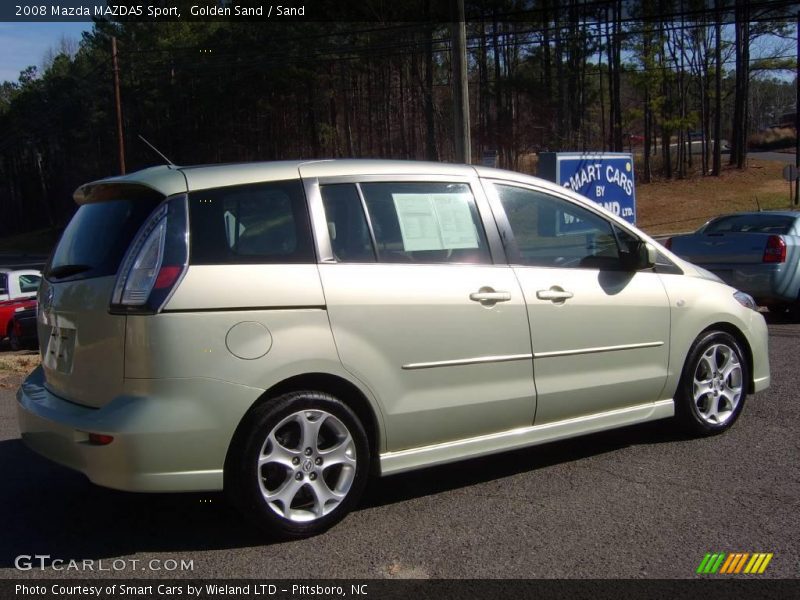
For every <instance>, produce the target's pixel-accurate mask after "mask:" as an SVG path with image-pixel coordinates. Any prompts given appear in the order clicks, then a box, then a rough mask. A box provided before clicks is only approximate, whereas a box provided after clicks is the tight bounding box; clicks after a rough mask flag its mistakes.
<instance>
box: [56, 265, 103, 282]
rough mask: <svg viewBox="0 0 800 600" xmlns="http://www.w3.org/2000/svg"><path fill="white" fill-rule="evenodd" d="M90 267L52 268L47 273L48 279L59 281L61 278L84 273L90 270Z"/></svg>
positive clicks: (60, 266) (63, 266)
mask: <svg viewBox="0 0 800 600" xmlns="http://www.w3.org/2000/svg"><path fill="white" fill-rule="evenodd" d="M91 268H92V267H91V265H58V266H57V267H53V268H52V269H50V270H49V271H48V272H47V276H48V277H55V278H56V279H61V278H63V277H69V276H70V275H77V274H78V273H83V272H84V271H88V270H89V269H91Z"/></svg>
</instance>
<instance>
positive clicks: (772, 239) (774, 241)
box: [762, 235, 786, 263]
mask: <svg viewBox="0 0 800 600" xmlns="http://www.w3.org/2000/svg"><path fill="white" fill-rule="evenodd" d="M762 262H765V263H782V262H786V242H784V241H783V238H782V237H781V236H779V235H771V236H769V237H768V238H767V247H766V248H764V258H763V259H762Z"/></svg>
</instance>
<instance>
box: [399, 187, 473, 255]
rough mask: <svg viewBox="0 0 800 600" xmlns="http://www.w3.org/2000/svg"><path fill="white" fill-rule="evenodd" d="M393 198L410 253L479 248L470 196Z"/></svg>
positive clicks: (400, 196) (442, 195)
mask: <svg viewBox="0 0 800 600" xmlns="http://www.w3.org/2000/svg"><path fill="white" fill-rule="evenodd" d="M392 199H393V200H394V207H395V210H396V211H397V220H398V221H399V223H400V233H401V235H402V236H403V246H404V248H405V250H406V251H407V252H414V251H417V250H455V249H461V248H477V247H478V233H477V231H475V224H474V223H473V221H472V212H471V211H470V202H471V200H472V196H471V195H470V194H392Z"/></svg>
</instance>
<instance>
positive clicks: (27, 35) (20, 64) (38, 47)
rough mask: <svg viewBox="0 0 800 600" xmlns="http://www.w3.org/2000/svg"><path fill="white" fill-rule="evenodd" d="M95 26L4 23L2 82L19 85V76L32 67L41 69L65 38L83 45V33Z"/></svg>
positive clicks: (0, 57)
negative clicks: (50, 50)
mask: <svg viewBox="0 0 800 600" xmlns="http://www.w3.org/2000/svg"><path fill="white" fill-rule="evenodd" d="M91 26H92V23H90V22H89V23H87V22H60V23H9V22H0V81H17V79H18V78H19V72H20V71H22V70H23V69H25V68H26V67H28V66H30V65H36V66H37V67H39V68H41V66H42V62H43V58H44V55H45V54H46V53H47V51H48V50H49V49H51V48H53V47H56V46H58V43H59V41H60V40H61V36H62V35H66V36H67V37H69V38H73V39H74V40H76V41H80V39H81V32H82V31H87V30H89V29H91Z"/></svg>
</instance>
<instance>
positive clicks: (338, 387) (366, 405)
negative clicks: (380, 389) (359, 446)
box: [225, 373, 382, 470]
mask: <svg viewBox="0 0 800 600" xmlns="http://www.w3.org/2000/svg"><path fill="white" fill-rule="evenodd" d="M303 390H308V391H315V392H324V393H327V394H330V395H332V396H335V397H336V398H337V399H339V400H340V401H341V402H342V403H344V404H345V405H347V406H348V407H349V408H350V409H351V410H352V411H353V412H354V413H355V414H356V416H357V417H358V419H359V421H361V424H362V425H363V427H364V431H365V432H366V434H367V440H368V441H369V450H370V454H371V456H372V458H373V460H372V465H371V468H372V469H373V470H374V469H377V468H378V465H379V461H378V460H377V458H378V456H379V454H380V447H381V440H382V430H381V427H380V423H379V416H378V412H377V410H376V409H375V408H374V407H373V406H372V404H371V402H370V400H369V399H368V398H367V396H366V395H365V394H364V392H362V391H361V390H360V389H359V388H358V386H356V385H355V384H353V383H352V382H350V381H348V380H347V379H345V378H343V377H340V376H338V375H332V374H330V373H304V374H302V375H295V376H293V377H289V378H288V379H284V380H283V381H280V382H278V383H276V384H275V385H273V386H272V387H270V388H269V389H267V390H265V391H264V393H263V394H261V396H260V397H259V398H258V399H257V400H256V401H255V402H254V403H253V405H252V406H251V407H250V409H249V410H248V411H247V412H246V413H245V414H244V415H242V418H241V419H240V420H239V424H238V425H237V427H236V430H235V431H234V434H233V437H232V439H231V441H230V443H229V444H228V451H227V454H226V457H225V464H226V467H227V464H228V460H229V459H230V457H231V454H232V450H233V449H235V447H236V444H237V442H238V441H240V440H241V439H242V437H243V435H244V433H245V431H246V429H247V420H248V417H249V415H250V414H251V413H252V411H253V410H254V409H256V408H257V407H259V406H261V405H263V404H264V403H266V402H269V401H271V400H273V399H275V398H278V397H279V396H282V395H283V394H286V393H289V392H299V391H303ZM226 470H227V468H226Z"/></svg>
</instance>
